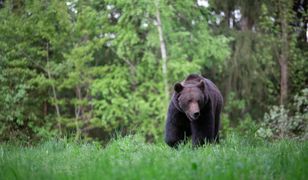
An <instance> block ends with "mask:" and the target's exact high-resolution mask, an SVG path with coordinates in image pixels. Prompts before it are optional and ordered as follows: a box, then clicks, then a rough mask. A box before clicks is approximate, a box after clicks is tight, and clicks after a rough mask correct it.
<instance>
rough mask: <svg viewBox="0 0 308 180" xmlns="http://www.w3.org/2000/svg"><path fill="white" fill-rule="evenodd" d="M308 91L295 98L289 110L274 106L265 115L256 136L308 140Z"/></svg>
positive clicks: (303, 91)
mask: <svg viewBox="0 0 308 180" xmlns="http://www.w3.org/2000/svg"><path fill="white" fill-rule="evenodd" d="M307 120H308V89H304V90H302V92H301V95H296V96H295V97H294V100H293V103H292V104H291V106H290V107H289V108H287V107H285V106H273V107H272V108H271V109H270V111H269V113H265V115H264V119H263V122H262V123H261V127H260V128H259V129H258V131H257V132H256V135H257V136H258V137H261V138H274V139H283V138H295V139H302V140H305V139H308V123H307Z"/></svg>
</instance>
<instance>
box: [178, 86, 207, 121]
mask: <svg viewBox="0 0 308 180" xmlns="http://www.w3.org/2000/svg"><path fill="white" fill-rule="evenodd" d="M174 90H175V92H176V93H177V94H178V95H177V102H178V106H179V108H181V110H182V111H183V112H184V113H185V114H186V116H187V118H188V119H189V120H190V121H194V120H197V119H198V118H199V117H200V114H201V113H200V111H201V110H202V108H203V107H204V105H205V104H206V101H207V100H206V99H207V98H206V97H205V93H204V91H205V86H204V82H203V81H200V82H198V83H194V84H186V85H182V84H181V83H176V84H175V85H174Z"/></svg>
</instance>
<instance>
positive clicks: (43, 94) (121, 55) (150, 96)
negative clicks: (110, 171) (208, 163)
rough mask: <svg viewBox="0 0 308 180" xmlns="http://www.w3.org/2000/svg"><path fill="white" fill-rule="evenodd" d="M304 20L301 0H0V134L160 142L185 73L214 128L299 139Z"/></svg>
mask: <svg viewBox="0 0 308 180" xmlns="http://www.w3.org/2000/svg"><path fill="white" fill-rule="evenodd" d="M307 15H308V11H307V1H303V0H295V1H291V0H257V1H246V0H228V1H223V0H216V1H214V0H210V1H206V0H198V1H192V0H181V1H169V0H156V1H153V0H138V1H137V0H132V1H127V0H104V1H101V0H65V1H63V0H27V1H24V0H5V1H3V0H1V1H0V141H12V140H13V141H15V140H18V141H24V142H35V141H37V140H41V139H48V138H52V137H72V138H74V139H76V140H77V139H87V138H94V139H99V140H104V141H106V140H109V139H110V138H111V137H112V136H113V135H114V134H118V133H119V134H121V135H126V134H134V133H138V134H141V135H142V136H143V137H145V139H146V141H148V142H157V141H160V140H161V139H162V137H163V136H162V135H163V131H164V124H165V118H166V111H167V106H168V101H169V99H170V95H171V93H172V90H173V84H175V83H176V82H178V81H181V80H183V79H184V78H185V77H186V76H187V75H188V74H190V73H199V74H202V75H203V76H204V77H207V78H209V79H211V80H212V81H213V82H215V83H216V84H217V86H218V87H219V88H220V90H221V92H222V93H223V96H224V100H225V106H224V111H223V114H222V121H223V122H222V123H223V126H222V133H223V135H227V134H228V132H230V131H236V132H239V133H242V134H243V135H249V136H251V135H253V136H254V137H258V138H266V139H280V138H291V139H294V138H295V139H307V138H308V125H307V124H308V122H307V121H308V88H307V84H308V46H307V44H308V39H307V31H308V28H307V25H308V16H307Z"/></svg>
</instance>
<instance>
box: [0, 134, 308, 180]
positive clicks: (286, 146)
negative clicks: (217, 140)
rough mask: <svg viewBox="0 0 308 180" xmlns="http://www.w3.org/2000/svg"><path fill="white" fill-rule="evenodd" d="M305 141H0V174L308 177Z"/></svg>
mask: <svg viewBox="0 0 308 180" xmlns="http://www.w3.org/2000/svg"><path fill="white" fill-rule="evenodd" d="M307 169H308V142H297V141H291V140H282V141H277V142H265V141H259V140H251V139H247V138H243V137H239V136H236V135H232V136H229V138H227V139H226V140H224V141H223V142H222V143H221V144H219V145H206V146H204V147H201V148H197V149H193V148H191V147H190V145H189V144H187V145H181V146H180V147H179V148H178V149H171V148H169V147H167V146H166V145H165V144H163V143H161V144H159V143H158V144H147V143H144V140H143V139H142V138H140V137H139V136H127V137H123V138H116V139H114V140H113V141H111V142H110V143H108V144H107V145H106V146H102V145H100V144H98V143H73V142H68V141H67V140H52V141H47V142H43V143H41V144H37V145H34V146H28V147H25V146H19V145H10V144H1V145H0V179H166V180H167V179H292V180H293V179H308V172H307Z"/></svg>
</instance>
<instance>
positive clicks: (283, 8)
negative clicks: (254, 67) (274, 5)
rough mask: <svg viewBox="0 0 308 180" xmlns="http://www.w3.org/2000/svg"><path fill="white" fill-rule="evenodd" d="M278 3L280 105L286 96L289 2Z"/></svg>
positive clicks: (285, 100)
mask: <svg viewBox="0 0 308 180" xmlns="http://www.w3.org/2000/svg"><path fill="white" fill-rule="evenodd" d="M285 3H286V4H283V3H280V4H279V16H280V17H279V19H280V21H281V22H280V27H281V37H280V38H281V48H280V54H279V59H278V62H279V65H280V105H284V104H286V102H287V98H288V58H289V41H288V22H287V21H288V10H289V6H291V5H290V4H288V2H285Z"/></svg>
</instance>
